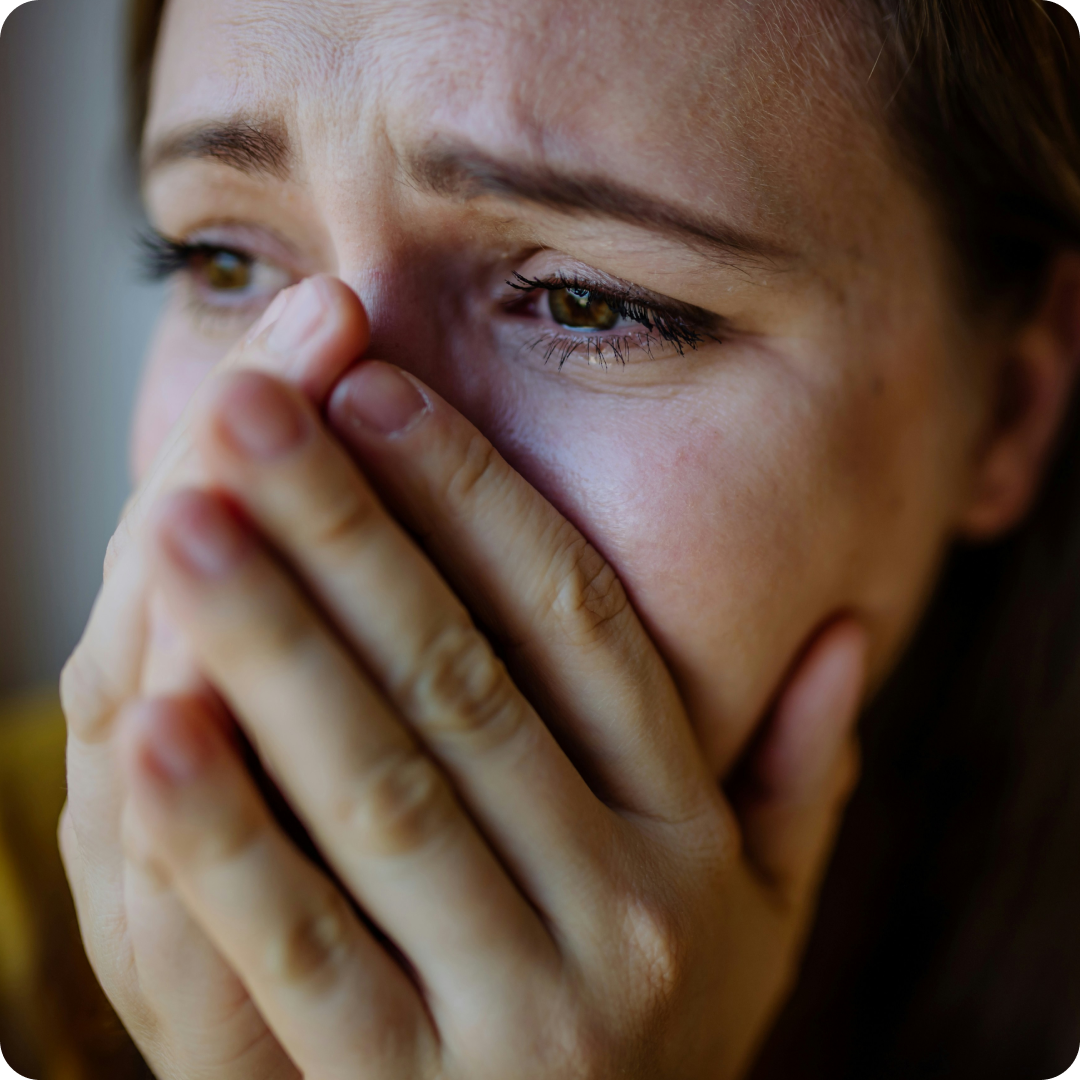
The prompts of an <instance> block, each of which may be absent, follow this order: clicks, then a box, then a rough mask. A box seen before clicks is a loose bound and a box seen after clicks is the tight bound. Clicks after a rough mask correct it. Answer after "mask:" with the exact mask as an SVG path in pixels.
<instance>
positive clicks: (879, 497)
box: [503, 366, 941, 775]
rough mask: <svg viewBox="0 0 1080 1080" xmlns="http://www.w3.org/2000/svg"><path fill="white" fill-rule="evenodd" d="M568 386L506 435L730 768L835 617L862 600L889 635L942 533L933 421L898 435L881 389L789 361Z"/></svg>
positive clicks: (878, 629) (710, 746)
mask: <svg viewBox="0 0 1080 1080" xmlns="http://www.w3.org/2000/svg"><path fill="white" fill-rule="evenodd" d="M561 396H562V400H561V401H560V402H559V403H558V405H557V406H555V405H554V404H553V403H552V402H551V401H550V398H549V401H548V402H545V403H544V404H542V405H540V406H538V407H537V406H536V405H535V401H536V399H535V397H534V399H533V401H534V408H533V410H532V416H531V418H530V420H529V421H528V427H527V428H526V430H528V431H529V432H530V436H529V437H528V438H527V439H515V440H512V441H511V440H507V446H506V447H504V448H503V449H504V450H505V451H506V452H507V453H508V456H509V457H511V459H512V460H513V461H514V463H515V465H517V466H518V467H519V468H520V469H521V470H522V471H523V472H525V473H526V475H528V476H529V478H530V479H531V480H532V481H533V482H534V483H535V484H536V485H537V486H538V487H539V488H540V490H542V491H543V492H544V493H545V494H546V495H547V496H548V497H549V498H551V499H552V501H553V502H555V503H556V505H558V506H559V508H560V509H561V510H562V511H563V512H564V513H565V514H566V515H567V516H568V517H569V518H570V519H571V520H572V521H574V522H575V524H577V525H578V526H579V528H581V529H582V531H583V532H584V533H585V534H586V535H587V536H588V537H589V539H590V540H591V541H592V542H593V543H594V544H595V545H596V546H597V547H598V548H599V549H600V550H601V551H602V552H603V553H604V555H605V556H606V557H607V558H608V559H609V560H610V561H611V563H612V564H613V565H614V566H615V568H616V569H617V570H618V572H619V574H620V577H621V578H622V580H623V582H624V584H625V585H626V586H627V589H628V591H629V592H630V594H631V597H632V599H633V602H634V605H635V608H636V610H637V611H638V612H639V614H640V615H641V617H642V619H643V621H644V622H645V624H646V626H647V628H648V630H649V633H650V634H651V636H652V637H653V639H654V641H656V643H657V645H658V646H659V647H660V649H661V651H662V652H663V654H664V656H665V659H666V660H667V662H668V664H669V666H670V667H671V670H672V672H673V673H674V675H675V677H676V679H677V680H678V682H679V685H680V689H681V691H682V693H683V696H684V699H685V700H686V702H687V704H688V707H689V710H690V714H691V719H692V721H693V723H694V725H695V728H696V730H697V732H698V734H699V738H700V739H701V742H702V744H703V748H704V749H705V752H706V755H707V758H708V760H709V762H710V764H711V765H712V767H713V768H714V769H715V771H716V773H717V774H718V775H720V774H723V773H724V772H726V771H727V769H728V768H729V767H730V765H731V764H732V763H733V762H734V760H735V758H736V757H737V755H738V753H739V752H740V750H741V749H742V747H743V746H744V745H745V742H746V740H747V738H748V737H749V736H750V734H751V732H752V730H753V728H754V726H755V724H756V723H757V721H758V719H759V718H760V716H761V715H762V713H763V711H764V710H765V709H766V708H767V706H768V704H769V701H770V700H771V699H772V697H773V696H774V695H775V693H776V691H777V688H778V686H779V685H780V684H781V682H782V680H783V679H784V677H785V674H786V672H787V671H788V669H789V667H790V665H791V664H792V662H793V661H794V660H795V658H796V657H797V656H798V654H799V652H800V651H801V649H802V648H803V647H804V646H805V645H806V643H807V641H808V639H809V637H810V636H811V635H812V634H813V633H814V631H815V630H816V629H818V628H819V627H820V626H821V625H822V623H823V622H825V621H826V620H828V619H829V618H831V617H834V616H835V615H837V614H839V613H840V612H842V611H848V610H855V611H858V612H859V613H860V614H861V615H862V616H863V617H864V619H865V620H866V621H867V622H868V623H869V624H870V629H871V633H872V635H873V636H874V638H875V640H876V649H877V652H878V654H879V655H880V656H882V657H884V656H885V655H887V654H889V653H890V652H891V651H892V650H893V649H894V647H895V643H896V641H897V640H898V639H899V638H900V637H901V636H902V635H903V634H904V633H905V631H906V629H907V627H908V626H909V624H910V622H911V621H912V620H913V618H914V617H915V615H916V614H917V610H918V608H919V606H920V604H921V600H922V596H923V593H924V589H925V583H926V580H927V578H928V576H929V575H930V574H931V573H932V570H933V568H934V566H935V559H936V556H937V552H938V550H939V547H940V542H941V535H940V534H941V523H940V521H939V520H937V518H936V516H935V515H934V514H933V513H928V512H926V510H927V505H928V504H930V503H931V502H932V500H931V499H929V498H928V497H927V494H926V492H925V491H924V490H923V487H924V486H925V485H924V482H925V475H926V474H925V470H924V469H922V468H921V467H917V468H914V469H913V468H912V467H911V464H912V462H919V461H924V462H927V463H928V467H932V455H931V454H930V453H929V450H930V449H931V448H932V447H933V446H934V444H935V440H934V438H933V424H930V423H927V424H926V425H924V427H923V429H922V430H923V434H922V435H921V436H920V435H915V436H912V435H911V433H910V418H904V419H905V423H907V424H908V430H906V431H905V432H904V433H903V437H901V432H900V430H899V428H898V422H899V419H900V418H899V417H894V416H890V409H891V405H890V404H888V403H880V402H879V403H877V404H875V399H874V397H873V394H872V393H869V392H867V393H855V392H852V390H851V389H850V388H848V389H847V391H846V392H845V391H844V389H843V388H842V387H839V386H837V385H835V384H834V385H830V386H825V385H820V384H819V385H816V386H815V385H812V384H809V383H807V381H806V380H804V379H800V378H799V377H797V376H794V375H792V374H791V373H790V372H789V371H785V370H783V369H782V368H781V367H779V366H778V367H775V368H774V369H773V370H771V371H769V372H767V373H764V374H762V373H761V372H759V373H757V374H755V375H754V376H752V377H745V372H744V373H742V375H740V374H738V373H736V372H732V374H731V377H730V378H728V379H726V380H724V381H723V382H722V383H717V384H714V385H710V386H696V387H693V388H689V387H688V388H684V389H680V390H679V391H678V392H676V393H674V394H670V395H667V396H666V397H665V399H664V400H656V399H655V398H648V397H645V396H642V397H641V398H637V399H635V398H633V397H626V396H622V397H620V396H617V395H604V394H595V395H594V394H579V395H577V396H576V397H575V395H573V394H572V393H565V394H563V395H561ZM587 398H592V399H593V401H591V402H589V401H587V400H583V399H587ZM519 415H520V414H519ZM517 430H518V431H521V430H522V427H520V426H519V427H518V429H517ZM914 442H918V443H920V445H918V446H915V445H913V443H914ZM922 444H925V445H922ZM905 493H907V495H908V496H909V497H905Z"/></svg>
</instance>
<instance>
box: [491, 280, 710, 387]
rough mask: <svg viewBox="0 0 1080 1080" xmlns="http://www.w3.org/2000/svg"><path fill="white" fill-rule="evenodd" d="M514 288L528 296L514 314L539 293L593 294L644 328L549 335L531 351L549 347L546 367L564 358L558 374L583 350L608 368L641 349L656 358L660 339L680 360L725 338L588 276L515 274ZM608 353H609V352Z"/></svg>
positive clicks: (592, 361)
mask: <svg viewBox="0 0 1080 1080" xmlns="http://www.w3.org/2000/svg"><path fill="white" fill-rule="evenodd" d="M506 284H507V285H508V286H509V287H510V288H511V289H515V290H517V291H518V292H520V293H524V294H525V297H524V298H523V300H518V301H516V302H515V303H514V304H511V305H508V307H509V308H510V309H511V310H514V309H517V308H519V307H520V306H521V305H522V303H523V302H524V301H527V299H528V298H529V296H531V295H532V294H534V293H537V292H547V293H555V292H562V291H564V290H570V291H575V292H581V293H588V294H589V295H590V296H591V297H592V298H594V299H596V300H599V301H602V302H603V303H605V304H607V305H608V306H609V307H610V308H611V309H612V310H613V311H614V312H616V313H617V314H618V315H619V316H620V317H621V318H624V319H628V320H630V321H631V322H635V323H637V324H639V325H640V326H641V327H642V328H643V329H644V331H645V332H644V333H635V334H627V333H623V334H615V335H611V334H609V335H606V336H605V335H603V334H602V333H597V332H589V331H584V332H581V333H577V334H545V335H543V336H542V337H540V338H538V339H536V341H534V342H532V343H531V344H530V346H529V348H539V347H540V346H541V345H544V344H546V346H547V348H546V350H545V352H544V363H547V362H548V361H550V360H551V358H552V357H553V356H555V355H556V354H558V356H559V365H558V366H559V370H560V371H561V370H562V368H563V366H564V365H565V364H566V362H567V361H568V360H569V359H570V358H571V357H572V356H574V355H575V354H577V353H578V352H579V351H580V350H582V349H584V352H585V355H584V359H585V360H586V361H587V362H588V363H590V364H597V365H599V366H600V367H604V368H606V367H607V364H608V354H609V353H610V356H611V357H612V358H613V359H614V360H615V361H616V362H617V363H619V364H625V363H626V356H627V353H628V352H629V350H630V349H631V348H633V347H634V346H637V347H638V348H640V349H642V350H644V351H645V352H646V353H647V354H648V356H649V358H650V359H652V348H651V346H652V343H653V341H654V340H655V338H658V339H659V340H660V341H662V342H663V343H665V344H667V345H673V346H674V347H675V350H676V351H677V352H678V354H679V355H680V356H683V355H685V352H686V350H687V349H691V350H693V349H696V348H697V347H698V346H699V345H701V344H702V342H704V341H715V342H719V341H720V339H719V338H718V337H717V336H716V335H715V334H713V333H711V332H710V329H709V328H708V327H707V326H706V325H705V324H704V322H703V321H702V320H695V319H693V318H690V317H688V316H686V315H683V314H680V313H679V312H677V311H673V310H671V309H670V308H665V307H663V306H661V305H659V304H654V303H650V302H648V301H646V300H644V299H642V297H640V296H637V295H635V294H634V293H633V291H632V290H630V289H626V290H614V289H611V288H610V287H609V288H607V289H602V288H598V287H597V286H596V284H595V283H594V282H590V281H587V280H585V279H583V278H577V277H566V276H564V275H557V276H555V277H553V278H547V279H544V278H527V277H524V276H523V275H521V274H514V276H513V278H512V279H511V280H510V281H508V282H507V283H506ZM605 349H607V350H608V352H605Z"/></svg>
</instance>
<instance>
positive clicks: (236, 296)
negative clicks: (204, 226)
mask: <svg viewBox="0 0 1080 1080" xmlns="http://www.w3.org/2000/svg"><path fill="white" fill-rule="evenodd" d="M142 259H143V263H144V268H145V271H146V274H147V276H148V277H150V278H151V280H155V281H158V280H166V279H168V278H173V277H180V278H181V279H182V280H183V281H184V283H185V285H186V286H187V289H188V292H189V296H190V298H191V301H192V302H193V303H194V304H195V305H196V306H197V307H198V308H199V309H201V310H202V311H204V312H205V313H207V314H212V313H217V314H221V315H223V316H224V315H227V316H230V317H231V316H233V315H235V316H237V317H243V318H248V317H250V316H251V315H252V314H253V313H254V312H257V311H258V310H259V309H260V308H263V307H265V306H266V305H267V304H269V303H270V301H271V300H272V299H273V298H274V296H276V295H277V293H278V292H280V291H281V290H282V289H285V288H288V286H289V285H292V284H294V283H295V276H294V275H293V274H290V273H289V271H288V270H286V269H285V268H284V267H282V266H281V265H279V264H278V263H276V262H272V261H270V260H269V259H266V258H263V257H261V256H259V255H256V254H255V253H254V252H249V251H247V250H245V249H243V248H240V247H233V246H231V245H224V244H218V243H213V242H210V241H195V242H193V241H179V240H172V239H170V238H168V237H166V236H162V235H161V234H160V233H156V232H154V233H150V234H149V235H147V236H145V237H143V239H142Z"/></svg>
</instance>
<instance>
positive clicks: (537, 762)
mask: <svg viewBox="0 0 1080 1080" xmlns="http://www.w3.org/2000/svg"><path fill="white" fill-rule="evenodd" d="M217 391H218V392H217V393H216V395H215V396H213V397H212V398H210V399H209V400H208V403H207V413H206V414H205V416H204V418H203V419H202V420H201V421H200V422H197V425H196V442H197V445H198V447H199V449H200V451H201V452H202V454H203V457H204V459H205V461H206V464H207V470H208V472H209V473H210V475H211V476H212V477H213V478H214V480H215V482H217V483H218V484H219V485H220V486H221V487H222V488H223V489H224V490H226V491H228V492H229V493H230V495H231V497H232V498H233V499H235V500H236V502H238V503H239V504H240V505H241V507H242V508H243V510H244V512H245V514H246V515H248V517H249V518H251V519H253V521H254V522H255V524H256V526H257V527H258V529H259V530H260V531H261V532H262V533H263V534H264V535H266V536H267V537H268V538H269V539H270V541H271V542H272V543H273V545H274V546H275V548H276V549H277V550H278V551H279V552H280V553H282V554H283V555H284V556H285V557H286V558H287V559H288V560H289V562H290V564H291V566H292V567H293V568H294V569H295V571H296V572H297V573H298V574H299V575H300V577H301V579H302V580H303V582H304V585H305V586H306V587H307V590H308V591H309V592H310V593H311V594H312V596H313V597H314V599H315V600H316V602H317V603H318V604H319V606H320V607H321V608H322V609H323V610H325V611H326V612H327V614H328V615H329V616H330V618H331V620H332V621H333V623H334V624H335V625H336V626H337V627H338V628H339V629H340V630H341V631H342V632H343V634H344V635H345V637H346V639H347V641H348V642H349V643H350V644H351V645H352V646H353V647H354V649H355V650H356V651H357V652H358V654H359V655H360V657H361V658H362V660H363V661H364V663H365V665H366V666H367V669H368V670H369V671H371V672H372V674H373V675H374V676H375V678H376V680H377V682H378V683H379V684H380V686H381V687H382V688H384V690H385V691H386V693H387V695H388V697H389V698H390V699H391V701H392V702H393V703H394V704H395V705H396V706H397V708H398V709H399V711H400V713H401V714H402V716H404V717H405V718H406V719H407V720H408V721H409V723H410V725H411V726H412V728H413V730H415V731H416V732H417V733H418V734H419V735H420V737H421V739H422V740H423V741H424V743H425V745H426V746H427V747H428V748H429V749H430V750H431V752H432V753H433V754H434V755H435V756H436V757H437V758H438V760H439V761H440V763H441V764H442V765H443V766H444V767H445V768H446V769H447V771H448V773H449V775H450V776H451V778H452V779H453V781H454V787H455V789H456V790H457V792H458V793H459V794H460V795H461V796H462V798H463V799H464V801H465V802H466V804H467V806H468V807H469V810H470V812H471V813H472V815H473V817H474V818H475V819H476V820H477V821H478V823H479V824H480V826H481V828H482V830H483V832H484V834H485V835H486V836H487V837H488V838H489V839H490V840H491V841H492V842H493V843H494V845H495V847H496V850H498V852H499V854H500V856H501V857H502V858H503V860H504V861H505V862H507V863H508V864H509V865H510V866H511V869H512V870H513V872H514V873H515V875H516V877H517V878H518V880H519V882H521V884H522V885H523V886H524V888H525V891H526V892H527V894H528V895H529V896H530V897H531V898H532V900H533V901H534V902H535V903H537V904H538V905H539V906H540V908H541V909H542V910H543V911H545V912H546V913H548V914H549V915H555V916H557V915H560V914H564V913H563V912H560V911H559V908H560V906H562V907H565V906H567V905H569V904H573V905H577V906H580V905H581V903H582V901H583V899H584V897H583V895H582V894H583V891H584V890H585V889H586V888H587V887H588V885H587V882H588V881H589V880H591V879H592V878H593V877H595V875H596V869H595V868H596V865H597V856H599V855H601V854H602V855H605V856H606V855H608V854H610V850H611V844H612V830H613V829H614V827H615V825H616V823H615V822H614V821H612V819H611V818H612V816H611V814H610V812H609V811H608V810H607V808H606V807H604V806H603V805H602V804H601V803H600V802H599V801H598V800H597V799H596V797H595V796H594V795H593V793H592V792H591V791H590V790H589V788H588V786H587V785H586V784H585V782H584V781H583V780H582V778H581V775H580V774H579V773H578V772H577V770H576V769H575V768H574V767H573V765H572V764H571V763H570V761H569V759H568V758H567V757H566V755H565V753H564V752H563V751H562V749H561V748H560V747H559V745H558V743H557V742H556V741H555V739H554V738H553V736H552V735H551V733H550V732H549V731H548V729H547V728H546V727H545V726H544V724H543V723H542V722H541V720H540V718H539V717H538V716H537V714H536V712H535V711H534V710H533V708H532V706H531V705H530V704H529V703H528V702H527V701H526V700H525V698H524V697H523V696H522V695H521V693H520V692H519V691H518V689H517V687H516V686H515V685H514V684H513V682H512V680H511V679H510V677H509V675H508V674H507V672H506V670H505V668H504V667H503V665H502V664H501V663H500V662H499V661H498V659H497V658H496V656H495V655H494V653H493V651H492V649H491V646H490V645H489V644H488V642H487V641H486V639H485V638H484V637H483V635H482V634H480V633H479V631H478V630H477V629H476V627H475V626H474V625H473V622H472V620H471V618H470V616H469V614H468V612H467V611H466V610H465V608H464V607H463V606H462V604H461V602H460V601H459V600H458V599H457V597H456V596H455V595H454V594H453V593H452V592H451V591H450V589H449V587H448V586H447V585H446V583H445V582H444V581H443V579H442V578H441V577H440V576H439V574H438V573H437V571H436V570H435V569H434V567H433V566H432V565H431V563H430V561H429V560H428V559H427V557H426V556H425V555H424V554H423V553H422V552H421V551H420V550H419V549H418V548H417V547H416V545H415V543H414V542H413V541H412V540H411V539H410V538H409V537H408V535H407V534H406V533H405V532H404V530H403V529H402V528H401V526H400V525H399V524H398V523H397V522H396V521H395V520H394V519H393V518H391V517H390V516H389V515H388V514H387V513H386V511H385V510H384V509H383V507H382V506H381V505H380V503H379V502H378V500H377V499H376V498H375V496H374V495H373V493H372V492H371V490H370V488H369V487H368V485H367V484H366V483H365V482H364V480H363V478H362V477H361V475H360V474H359V473H358V471H357V469H356V466H355V465H354V464H353V462H352V461H351V460H350V459H349V457H348V455H347V454H346V453H345V451H344V450H343V449H342V448H341V446H340V444H338V442H337V441H336V440H334V439H333V438H332V437H331V436H330V435H329V434H328V433H327V432H326V431H325V429H324V428H323V427H322V425H321V423H320V422H319V420H318V417H317V416H316V415H315V413H314V411H313V410H312V409H311V407H310V406H309V405H308V404H307V403H306V402H305V401H304V400H303V399H302V398H300V397H299V395H297V394H296V393H295V392H292V391H290V390H289V388H287V387H286V386H284V385H283V384H281V383H277V382H275V381H274V380H272V379H269V378H266V377H264V376H261V375H255V374H244V375H236V376H234V377H233V378H232V379H230V380H222V382H221V383H220V384H219V386H218V388H217ZM556 883H557V887H556ZM571 883H572V884H573V887H571V888H567V886H568V885H570V884H571Z"/></svg>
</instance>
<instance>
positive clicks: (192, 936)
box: [121, 701, 300, 1080]
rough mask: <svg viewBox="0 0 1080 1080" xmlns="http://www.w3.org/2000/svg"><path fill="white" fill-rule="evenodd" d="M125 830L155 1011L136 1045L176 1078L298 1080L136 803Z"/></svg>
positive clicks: (138, 950)
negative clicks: (148, 1032) (166, 868)
mask: <svg viewBox="0 0 1080 1080" xmlns="http://www.w3.org/2000/svg"><path fill="white" fill-rule="evenodd" d="M192 707H196V708H197V707H198V702H197V701H193V702H192ZM121 723H123V721H121ZM125 786H126V785H125ZM122 828H123V847H124V851H125V855H126V861H125V864H124V900H125V911H126V913H127V922H128V936H129V937H130V939H131V947H132V955H133V961H134V969H135V975H136V977H137V979H138V986H139V991H140V995H141V997H142V999H143V1001H145V1002H146V1003H151V1002H152V1003H153V1011H154V1027H153V1037H152V1038H150V1039H146V1038H143V1039H137V1041H138V1042H139V1043H140V1048H141V1049H142V1050H143V1053H144V1056H146V1057H147V1058H148V1060H150V1061H151V1062H153V1063H154V1065H155V1067H156V1068H157V1069H158V1072H159V1075H171V1076H175V1077H176V1078H177V1080H180V1078H181V1077H182V1078H183V1080H189V1078H190V1080H194V1078H198V1080H271V1078H273V1080H299V1077H300V1073H299V1071H298V1070H297V1069H296V1067H295V1065H293V1063H292V1061H291V1060H290V1059H289V1057H288V1056H287V1054H286V1053H285V1051H284V1049H283V1048H282V1047H281V1045H280V1043H279V1042H278V1040H277V1038H276V1037H275V1036H274V1034H273V1033H272V1032H271V1031H270V1029H269V1028H268V1027H267V1025H266V1021H265V1020H264V1019H263V1017H262V1015H261V1014H260V1013H259V1011H258V1009H257V1008H256V1006H255V1003H254V1001H253V1000H252V999H251V996H250V995H249V994H248V991H247V988H246V987H245V986H244V984H243V982H242V981H241V980H240V979H239V978H238V976H237V975H236V973H235V972H234V971H233V969H232V968H231V967H230V966H229V964H228V963H227V962H226V961H225V959H224V958H223V957H222V955H221V954H220V953H219V952H218V950H217V949H216V948H215V946H214V945H213V943H212V942H211V941H210V939H209V938H208V937H207V935H206V933H205V932H204V931H203V929H202V927H201V926H200V925H199V924H198V923H197V922H196V921H195V920H194V919H193V918H192V917H191V915H190V914H189V912H188V910H187V908H186V907H185V905H184V903H183V901H182V900H181V898H180V896H179V895H178V893H177V892H176V890H175V889H174V887H173V884H172V882H171V881H170V879H169V877H168V876H167V874H165V873H164V872H163V871H162V869H161V864H160V862H159V861H158V854H157V849H158V843H157V839H156V837H155V836H154V835H153V834H151V833H150V832H149V831H148V830H147V829H146V827H145V825H144V823H143V821H142V820H141V817H140V815H139V814H138V813H137V812H136V809H135V805H134V802H133V801H132V800H130V799H129V801H128V806H127V809H126V812H125V814H124V819H123V826H122ZM125 1021H127V1018H126V1017H125Z"/></svg>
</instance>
